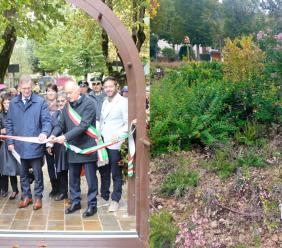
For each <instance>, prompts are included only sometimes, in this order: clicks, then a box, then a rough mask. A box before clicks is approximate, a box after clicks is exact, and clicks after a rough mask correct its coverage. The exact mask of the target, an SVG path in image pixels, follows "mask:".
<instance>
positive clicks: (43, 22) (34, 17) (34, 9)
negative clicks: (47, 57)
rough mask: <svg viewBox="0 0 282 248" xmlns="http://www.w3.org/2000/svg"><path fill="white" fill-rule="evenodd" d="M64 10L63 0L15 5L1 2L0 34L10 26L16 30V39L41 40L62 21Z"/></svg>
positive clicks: (21, 2) (34, 1)
mask: <svg viewBox="0 0 282 248" xmlns="http://www.w3.org/2000/svg"><path fill="white" fill-rule="evenodd" d="M65 8H66V3H65V1H63V0H54V1H37V0H29V1H17V2H16V3H14V2H13V1H8V0H1V4H0V13H2V14H1V15H0V16H1V17H0V20H1V21H0V23H1V25H0V32H1V33H3V32H4V30H5V28H6V27H7V25H11V26H13V27H14V28H15V29H16V33H17V36H18V37H23V38H26V37H28V38H32V39H36V40H43V39H44V37H45V34H46V33H47V32H48V30H49V29H50V28H52V27H53V26H56V25H57V24H58V23H61V22H63V21H64V10H65ZM1 37H2V36H1Z"/></svg>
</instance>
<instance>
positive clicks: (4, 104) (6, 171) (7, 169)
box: [0, 94, 19, 200]
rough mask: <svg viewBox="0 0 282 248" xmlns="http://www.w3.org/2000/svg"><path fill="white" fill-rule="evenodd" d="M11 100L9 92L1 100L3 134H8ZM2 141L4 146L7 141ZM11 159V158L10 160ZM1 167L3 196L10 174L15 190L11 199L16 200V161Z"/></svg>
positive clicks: (0, 122) (0, 116)
mask: <svg viewBox="0 0 282 248" xmlns="http://www.w3.org/2000/svg"><path fill="white" fill-rule="evenodd" d="M10 101H11V96H10V95H9V94H6V95H4V96H3V97H2V100H1V109H2V112H1V113H0V132H1V135H5V134H6V128H5V120H6V117H7V113H8V109H9V104H10ZM1 143H2V146H6V144H5V141H2V142H1ZM2 148H4V147H2ZM1 151H3V152H4V151H7V150H4V149H1ZM8 154H10V153H9V152H8ZM0 156H3V157H4V154H1V155H0ZM10 156H12V155H11V154H10ZM3 157H2V160H3ZM9 161H11V160H9ZM1 167H2V168H1V173H2V174H3V175H2V174H1V176H0V189H1V195H2V196H3V197H6V196H7V195H8V176H10V182H11V186H12V190H13V192H12V194H11V195H10V197H9V199H10V200H14V199H15V198H16V196H17V195H18V193H19V190H18V186H17V184H18V180H17V176H16V173H17V168H16V163H15V162H14V163H13V164H12V161H11V164H4V165H3V166H1Z"/></svg>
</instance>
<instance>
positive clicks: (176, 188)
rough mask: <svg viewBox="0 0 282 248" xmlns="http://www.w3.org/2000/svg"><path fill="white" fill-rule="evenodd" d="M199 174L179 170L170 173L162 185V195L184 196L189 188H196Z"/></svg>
mask: <svg viewBox="0 0 282 248" xmlns="http://www.w3.org/2000/svg"><path fill="white" fill-rule="evenodd" d="M198 180H199V174H198V172H196V171H184V170H177V171H176V172H173V173H170V174H169V175H168V176H167V177H166V179H165V181H164V182H163V184H162V185H161V193H162V194H164V195H166V196H172V195H175V196H176V197H180V196H183V194H184V193H185V191H186V190H187V189H188V188H189V187H196V186H197V184H198Z"/></svg>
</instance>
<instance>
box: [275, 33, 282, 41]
mask: <svg viewBox="0 0 282 248" xmlns="http://www.w3.org/2000/svg"><path fill="white" fill-rule="evenodd" d="M275 38H276V40H277V41H279V42H282V33H279V34H277V35H275Z"/></svg>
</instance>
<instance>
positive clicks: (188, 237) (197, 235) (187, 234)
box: [175, 211, 208, 248]
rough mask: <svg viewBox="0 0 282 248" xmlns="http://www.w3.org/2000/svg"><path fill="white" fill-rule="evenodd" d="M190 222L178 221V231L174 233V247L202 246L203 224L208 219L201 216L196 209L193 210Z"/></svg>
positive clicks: (203, 242) (204, 242)
mask: <svg viewBox="0 0 282 248" xmlns="http://www.w3.org/2000/svg"><path fill="white" fill-rule="evenodd" d="M191 220H192V221H191V224H190V225H189V224H188V223H186V222H184V223H180V224H179V232H178V234H177V235H176V240H175V245H176V247H181V248H189V247H191V248H192V247H204V246H205V244H206V241H205V238H204V230H203V226H202V225H203V224H206V223H207V222H208V219H206V218H201V217H200V216H199V215H198V213H197V211H195V212H194V213H193V215H192V218H191Z"/></svg>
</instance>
